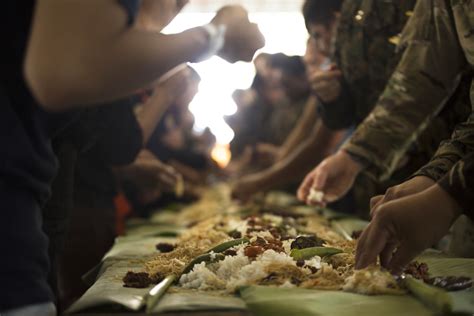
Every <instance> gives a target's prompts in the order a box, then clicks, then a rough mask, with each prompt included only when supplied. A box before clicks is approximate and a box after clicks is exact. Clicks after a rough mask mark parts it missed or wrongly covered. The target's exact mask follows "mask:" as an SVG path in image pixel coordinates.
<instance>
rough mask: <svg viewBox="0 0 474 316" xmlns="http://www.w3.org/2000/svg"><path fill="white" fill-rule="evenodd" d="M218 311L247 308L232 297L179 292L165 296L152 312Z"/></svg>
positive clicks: (238, 299) (209, 293)
mask: <svg viewBox="0 0 474 316" xmlns="http://www.w3.org/2000/svg"><path fill="white" fill-rule="evenodd" d="M218 310H220V311H231V310H247V306H246V305H245V302H244V301H243V300H242V299H241V298H240V297H237V296H233V295H228V294H227V295H225V294H219V293H212V292H207V293H206V292H197V291H186V290H180V291H179V292H177V293H168V294H166V295H165V296H164V297H163V298H162V299H161V301H160V303H159V304H158V305H157V306H156V308H155V309H154V310H153V312H155V313H166V312H186V311H192V312H197V311H201V312H202V311H218Z"/></svg>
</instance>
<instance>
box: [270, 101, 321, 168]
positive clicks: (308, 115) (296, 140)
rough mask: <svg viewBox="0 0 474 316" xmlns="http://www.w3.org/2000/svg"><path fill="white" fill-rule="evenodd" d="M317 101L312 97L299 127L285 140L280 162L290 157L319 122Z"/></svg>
mask: <svg viewBox="0 0 474 316" xmlns="http://www.w3.org/2000/svg"><path fill="white" fill-rule="evenodd" d="M316 102H317V99H316V98H315V97H310V99H309V100H308V102H307V104H306V108H305V111H304V112H303V115H302V117H301V118H300V119H299V120H298V124H297V126H296V127H295V128H294V129H293V131H292V132H291V134H290V135H289V136H288V137H287V139H286V140H285V143H284V144H283V146H282V147H281V149H280V154H279V159H278V160H279V161H281V160H283V159H285V158H286V157H288V156H289V155H290V154H291V152H292V151H293V150H295V148H297V147H298V145H299V144H301V143H302V142H303V141H304V140H305V139H306V138H307V137H309V134H310V132H309V131H311V130H312V129H313V127H314V126H315V124H316V120H317V105H316Z"/></svg>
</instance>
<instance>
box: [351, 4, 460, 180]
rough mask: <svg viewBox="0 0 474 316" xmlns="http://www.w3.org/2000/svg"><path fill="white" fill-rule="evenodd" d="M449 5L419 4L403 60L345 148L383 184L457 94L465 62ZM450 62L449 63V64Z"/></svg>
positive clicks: (402, 43) (405, 41)
mask: <svg viewBox="0 0 474 316" xmlns="http://www.w3.org/2000/svg"><path fill="white" fill-rule="evenodd" d="M450 14H451V11H450V8H449V7H447V4H446V1H444V0H433V1H430V0H420V1H418V2H417V5H416V7H415V10H414V13H413V16H412V17H411V18H410V20H409V21H408V23H407V25H406V27H405V29H404V30H403V34H402V38H401V41H400V44H399V49H403V50H404V51H403V55H402V58H401V60H400V62H399V64H398V66H397V68H396V70H395V71H394V73H393V74H392V76H391V78H390V80H389V82H388V84H387V86H386V88H385V90H384V92H383V93H382V95H381V96H380V98H379V100H378V102H377V105H376V107H375V108H374V110H373V111H372V112H371V113H370V115H369V116H368V117H367V118H366V119H365V121H364V122H363V123H362V124H361V125H360V126H359V127H358V128H357V130H356V132H355V133H354V135H353V136H352V137H351V139H350V140H349V141H348V142H347V143H346V144H345V145H344V146H343V149H344V150H346V151H347V152H349V153H350V154H351V155H352V156H358V157H359V158H360V159H361V160H365V161H367V162H368V167H367V171H368V172H369V173H370V174H372V175H373V176H375V177H377V178H379V179H381V180H384V179H386V178H388V177H389V176H390V174H391V173H393V171H394V170H395V169H396V167H397V165H398V164H399V162H400V161H401V159H402V158H403V157H404V156H405V154H406V151H407V150H408V149H409V147H410V145H411V144H412V143H413V141H414V140H415V139H416V138H417V136H418V135H419V134H420V133H421V132H422V131H423V130H424V129H425V128H426V126H427V125H428V123H429V121H430V118H431V117H433V116H434V115H436V114H437V113H438V112H439V111H440V110H441V109H442V108H443V105H444V101H443V100H447V99H448V98H449V96H450V95H451V94H452V93H453V91H454V90H455V87H456V86H457V84H458V82H459V78H460V73H461V71H462V70H463V68H464V67H466V60H465V57H464V55H463V51H462V49H461V47H460V45H459V41H458V38H457V33H456V28H455V26H454V24H453V23H454V22H453V20H452V17H451V15H450ZM447 60H449V63H447V62H446V61H447Z"/></svg>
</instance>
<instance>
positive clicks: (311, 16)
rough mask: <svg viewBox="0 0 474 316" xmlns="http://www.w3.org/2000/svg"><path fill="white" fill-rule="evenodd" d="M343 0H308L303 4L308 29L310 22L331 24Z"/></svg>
mask: <svg viewBox="0 0 474 316" xmlns="http://www.w3.org/2000/svg"><path fill="white" fill-rule="evenodd" d="M348 1H350V0H348ZM342 2H343V0H306V1H305V2H304V4H303V17H304V23H305V24H306V28H307V29H308V31H309V25H310V24H324V25H329V24H331V22H332V20H333V19H334V13H337V12H339V11H340V10H341V6H342Z"/></svg>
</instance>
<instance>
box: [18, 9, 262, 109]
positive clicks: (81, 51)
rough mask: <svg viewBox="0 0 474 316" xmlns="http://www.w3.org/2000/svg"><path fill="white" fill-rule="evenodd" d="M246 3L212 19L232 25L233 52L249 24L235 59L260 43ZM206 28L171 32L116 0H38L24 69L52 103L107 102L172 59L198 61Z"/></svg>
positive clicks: (40, 96) (39, 94)
mask: <svg viewBox="0 0 474 316" xmlns="http://www.w3.org/2000/svg"><path fill="white" fill-rule="evenodd" d="M241 10H243V9H234V10H233V9H232V8H231V9H229V10H228V11H230V12H224V13H222V12H221V11H223V10H221V11H219V12H218V14H217V15H216V18H214V20H213V22H212V23H213V24H214V25H220V24H222V25H226V26H227V30H226V42H225V45H224V47H223V48H222V50H221V52H220V54H227V55H228V54H229V53H228V52H227V50H230V49H231V48H232V47H233V46H232V44H234V46H235V45H236V43H235V40H236V38H235V36H234V37H232V35H235V34H234V33H236V31H237V29H238V28H239V26H243V27H244V28H243V30H241V35H240V38H239V39H240V40H244V42H245V40H249V41H250V42H251V43H249V46H250V47H248V48H247V50H245V54H241V55H237V56H235V54H234V55H233V56H231V57H234V59H232V61H235V60H237V59H239V58H238V57H242V59H245V60H247V59H249V57H250V58H251V57H252V56H253V53H252V54H250V52H251V51H253V49H255V48H256V47H258V48H259V47H261V46H262V45H263V40H261V37H260V35H261V34H260V33H259V32H258V28H257V27H256V26H254V25H252V24H251V23H249V22H248V19H247V17H246V15H244V14H243V13H241V12H240V11H241ZM234 11H238V14H234V13H235V12H234ZM244 12H245V10H244ZM245 14H246V12H245ZM235 15H238V17H237V18H234V16H235ZM246 19H247V20H246ZM250 32H253V34H252V33H250ZM209 34H210V33H208V32H207V31H206V30H205V29H204V28H202V27H198V28H193V29H190V30H187V31H184V32H182V33H179V34H173V35H163V34H158V33H154V32H146V31H141V30H138V29H136V28H130V27H128V16H127V14H126V12H125V10H124V9H123V8H122V7H121V6H120V5H119V3H118V2H117V1H115V0H99V1H90V2H88V3H87V4H84V2H83V1H80V0H69V1H61V0H39V1H37V3H36V10H35V14H34V19H33V23H32V32H31V35H30V39H29V43H28V47H27V51H26V58H25V65H24V72H25V77H26V81H27V83H28V85H29V87H30V89H31V91H32V92H33V95H34V96H35V97H36V98H37V100H38V101H39V103H40V104H41V105H42V106H43V107H44V108H45V109H47V110H50V111H63V110H67V109H71V108H73V107H78V106H85V105H88V104H94V103H102V102H105V101H108V100H111V99H117V98H119V97H122V96H126V95H130V94H132V93H133V92H134V91H135V90H137V89H139V88H142V87H144V86H146V85H147V84H149V83H150V82H152V81H153V80H155V79H156V78H158V77H160V76H161V75H162V74H164V73H165V72H167V71H168V70H170V69H172V68H174V67H175V66H177V65H179V64H181V63H183V62H188V61H195V60H196V59H197V58H199V57H200V56H202V55H203V54H204V53H206V52H207V50H208V49H209V45H210V36H209ZM256 37H257V40H255V38H256ZM252 40H253V41H252ZM232 41H234V42H232ZM239 44H240V45H242V43H239ZM253 52H254V51H253ZM250 55H252V56H250Z"/></svg>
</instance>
